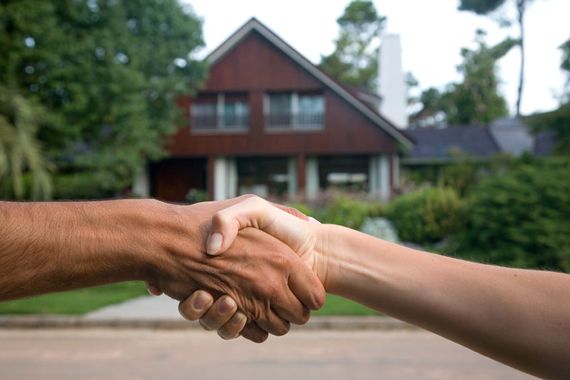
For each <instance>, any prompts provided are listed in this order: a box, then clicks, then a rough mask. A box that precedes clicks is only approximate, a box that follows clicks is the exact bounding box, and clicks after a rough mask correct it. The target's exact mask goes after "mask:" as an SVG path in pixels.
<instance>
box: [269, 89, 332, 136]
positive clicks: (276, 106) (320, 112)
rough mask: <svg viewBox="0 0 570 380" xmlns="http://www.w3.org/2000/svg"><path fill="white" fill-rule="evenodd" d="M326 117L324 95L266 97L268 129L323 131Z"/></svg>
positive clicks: (276, 94)
mask: <svg viewBox="0 0 570 380" xmlns="http://www.w3.org/2000/svg"><path fill="white" fill-rule="evenodd" d="M324 116H325V99H324V97H323V95H322V94H318V93H300V92H272V93H268V94H267V95H266V100H265V125H266V128H268V129H294V130H312V129H322V128H323V126H324Z"/></svg>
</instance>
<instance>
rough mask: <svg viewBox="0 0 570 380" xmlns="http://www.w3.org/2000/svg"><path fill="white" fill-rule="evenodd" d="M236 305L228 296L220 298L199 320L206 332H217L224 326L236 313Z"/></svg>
mask: <svg viewBox="0 0 570 380" xmlns="http://www.w3.org/2000/svg"><path fill="white" fill-rule="evenodd" d="M237 309H238V307H237V304H236V302H235V301H234V300H233V299H232V298H231V297H230V296H221V297H220V298H218V299H217V300H216V302H215V303H214V305H213V306H212V307H211V308H210V310H208V312H207V313H206V314H205V315H204V316H203V317H202V318H200V324H201V325H202V327H204V328H205V329H206V330H217V329H219V328H220V327H222V326H223V325H224V324H226V323H227V322H228V321H229V320H230V319H231V318H232V317H233V315H234V314H236V312H237Z"/></svg>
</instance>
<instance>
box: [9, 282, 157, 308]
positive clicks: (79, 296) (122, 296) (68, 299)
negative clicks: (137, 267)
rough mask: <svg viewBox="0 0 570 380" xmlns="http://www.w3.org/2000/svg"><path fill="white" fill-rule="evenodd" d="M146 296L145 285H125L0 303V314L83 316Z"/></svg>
mask: <svg viewBox="0 0 570 380" xmlns="http://www.w3.org/2000/svg"><path fill="white" fill-rule="evenodd" d="M145 294H147V292H146V289H145V286H144V283H142V282H124V283H120V284H112V285H105V286H99V287H96V288H88V289H81V290H72V291H69V292H63V293H53V294H47V295H45V296H39V297H32V298H26V299H22V300H16V301H9V302H0V314H85V313H88V312H90V311H93V310H96V309H99V308H100V307H103V306H106V305H110V304H113V303H117V302H121V301H125V300H128V299H131V298H135V297H139V296H142V295H145Z"/></svg>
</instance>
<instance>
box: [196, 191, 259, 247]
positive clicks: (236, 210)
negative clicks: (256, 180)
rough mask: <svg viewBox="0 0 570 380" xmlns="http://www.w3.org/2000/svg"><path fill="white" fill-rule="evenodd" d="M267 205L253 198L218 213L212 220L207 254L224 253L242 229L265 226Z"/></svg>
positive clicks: (257, 198)
mask: <svg viewBox="0 0 570 380" xmlns="http://www.w3.org/2000/svg"><path fill="white" fill-rule="evenodd" d="M267 205H269V203H268V202H267V201H265V200H263V199H261V198H259V197H251V198H246V199H245V200H243V201H242V202H240V203H237V204H235V205H233V206H230V207H228V208H225V209H223V210H220V211H218V212H217V213H216V214H215V215H214V217H213V219H212V227H211V231H210V236H209V237H208V241H207V243H206V252H207V253H208V254H210V255H215V254H219V253H222V252H224V251H225V250H227V249H228V248H229V247H230V246H231V245H232V243H233V241H234V239H235V238H236V236H237V234H238V231H239V230H240V229H242V228H246V227H255V228H259V226H261V225H263V224H264V222H265V219H266V218H267V217H268V213H267V212H264V208H265V207H266V206H267Z"/></svg>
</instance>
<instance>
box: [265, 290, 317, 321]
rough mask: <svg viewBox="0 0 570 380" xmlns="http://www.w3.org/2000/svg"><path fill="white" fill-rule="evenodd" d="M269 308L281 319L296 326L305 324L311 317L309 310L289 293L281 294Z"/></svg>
mask: <svg viewBox="0 0 570 380" xmlns="http://www.w3.org/2000/svg"><path fill="white" fill-rule="evenodd" d="M271 307H272V308H273V309H274V310H275V312H276V313H277V315H279V316H280V317H281V318H283V319H285V320H286V321H289V322H291V323H295V324H297V325H304V324H305V323H307V322H308V321H309V317H310V315H311V312H310V311H309V309H308V308H307V307H306V306H304V305H303V304H302V303H301V301H299V299H298V298H297V297H296V296H295V294H293V293H292V292H291V291H285V292H282V293H281V294H280V295H279V299H277V300H275V302H272V306H271Z"/></svg>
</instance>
